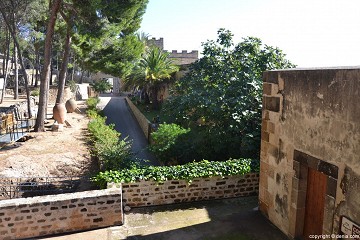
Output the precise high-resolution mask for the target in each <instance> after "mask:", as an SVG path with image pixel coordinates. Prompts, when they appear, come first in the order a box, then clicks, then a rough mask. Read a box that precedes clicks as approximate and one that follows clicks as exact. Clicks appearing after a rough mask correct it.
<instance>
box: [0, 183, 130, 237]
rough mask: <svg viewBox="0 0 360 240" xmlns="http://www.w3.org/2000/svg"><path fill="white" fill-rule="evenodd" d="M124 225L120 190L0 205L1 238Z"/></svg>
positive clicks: (5, 201) (12, 201)
mask: <svg viewBox="0 0 360 240" xmlns="http://www.w3.org/2000/svg"><path fill="white" fill-rule="evenodd" d="M122 223H123V215H122V201H121V189H116V188H115V189H106V190H95V191H87V192H78V193H70V194H59V195H48V196H41V197H33V198H19V199H10V200H3V201H0V236H1V237H0V238H1V239H3V240H6V239H20V238H29V237H37V236H44V235H50V234H58V233H65V232H74V231H79V230H89V229H94V228H100V227H107V226H113V225H121V224H122Z"/></svg>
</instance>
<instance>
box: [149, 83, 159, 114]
mask: <svg viewBox="0 0 360 240" xmlns="http://www.w3.org/2000/svg"><path fill="white" fill-rule="evenodd" d="M158 92H159V85H158V84H154V85H153V86H152V87H151V101H152V106H153V109H154V110H159V100H158Z"/></svg>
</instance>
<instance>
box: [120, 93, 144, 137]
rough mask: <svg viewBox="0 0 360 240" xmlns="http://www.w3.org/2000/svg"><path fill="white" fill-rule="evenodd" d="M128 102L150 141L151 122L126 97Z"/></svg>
mask: <svg viewBox="0 0 360 240" xmlns="http://www.w3.org/2000/svg"><path fill="white" fill-rule="evenodd" d="M125 99H126V102H127V103H128V105H129V107H130V110H131V112H132V113H133V114H134V116H135V118H136V121H137V122H138V123H139V125H140V127H141V129H142V131H143V133H144V135H145V137H146V139H147V140H148V141H149V138H150V122H149V120H148V119H147V118H146V117H145V116H144V114H142V113H141V112H140V110H139V109H138V108H137V107H136V106H135V105H134V104H133V102H132V101H131V100H130V99H129V98H128V97H126V98H125Z"/></svg>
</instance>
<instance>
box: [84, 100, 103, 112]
mask: <svg viewBox="0 0 360 240" xmlns="http://www.w3.org/2000/svg"><path fill="white" fill-rule="evenodd" d="M99 102H100V99H99V98H88V99H87V100H86V105H87V106H88V110H96V106H97V105H98V104H99Z"/></svg>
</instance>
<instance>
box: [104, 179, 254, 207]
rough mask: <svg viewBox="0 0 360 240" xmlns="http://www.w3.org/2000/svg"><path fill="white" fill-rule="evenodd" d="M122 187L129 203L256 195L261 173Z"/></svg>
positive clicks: (137, 205)
mask: <svg viewBox="0 0 360 240" xmlns="http://www.w3.org/2000/svg"><path fill="white" fill-rule="evenodd" d="M109 186H111V184H110V185H109ZM122 188H123V202H124V204H125V205H127V206H130V207H142V206H152V205H165V204H173V203H180V202H193V201H202V200H210V199H222V198H232V197H240V196H250V195H257V194H258V189H259V174H258V173H248V174H245V175H241V176H239V175H238V176H228V177H224V178H222V177H210V178H197V179H194V180H193V181H192V182H191V183H190V184H189V183H188V182H187V181H185V180H169V181H165V182H163V183H158V182H155V181H140V182H136V183H124V184H122Z"/></svg>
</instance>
